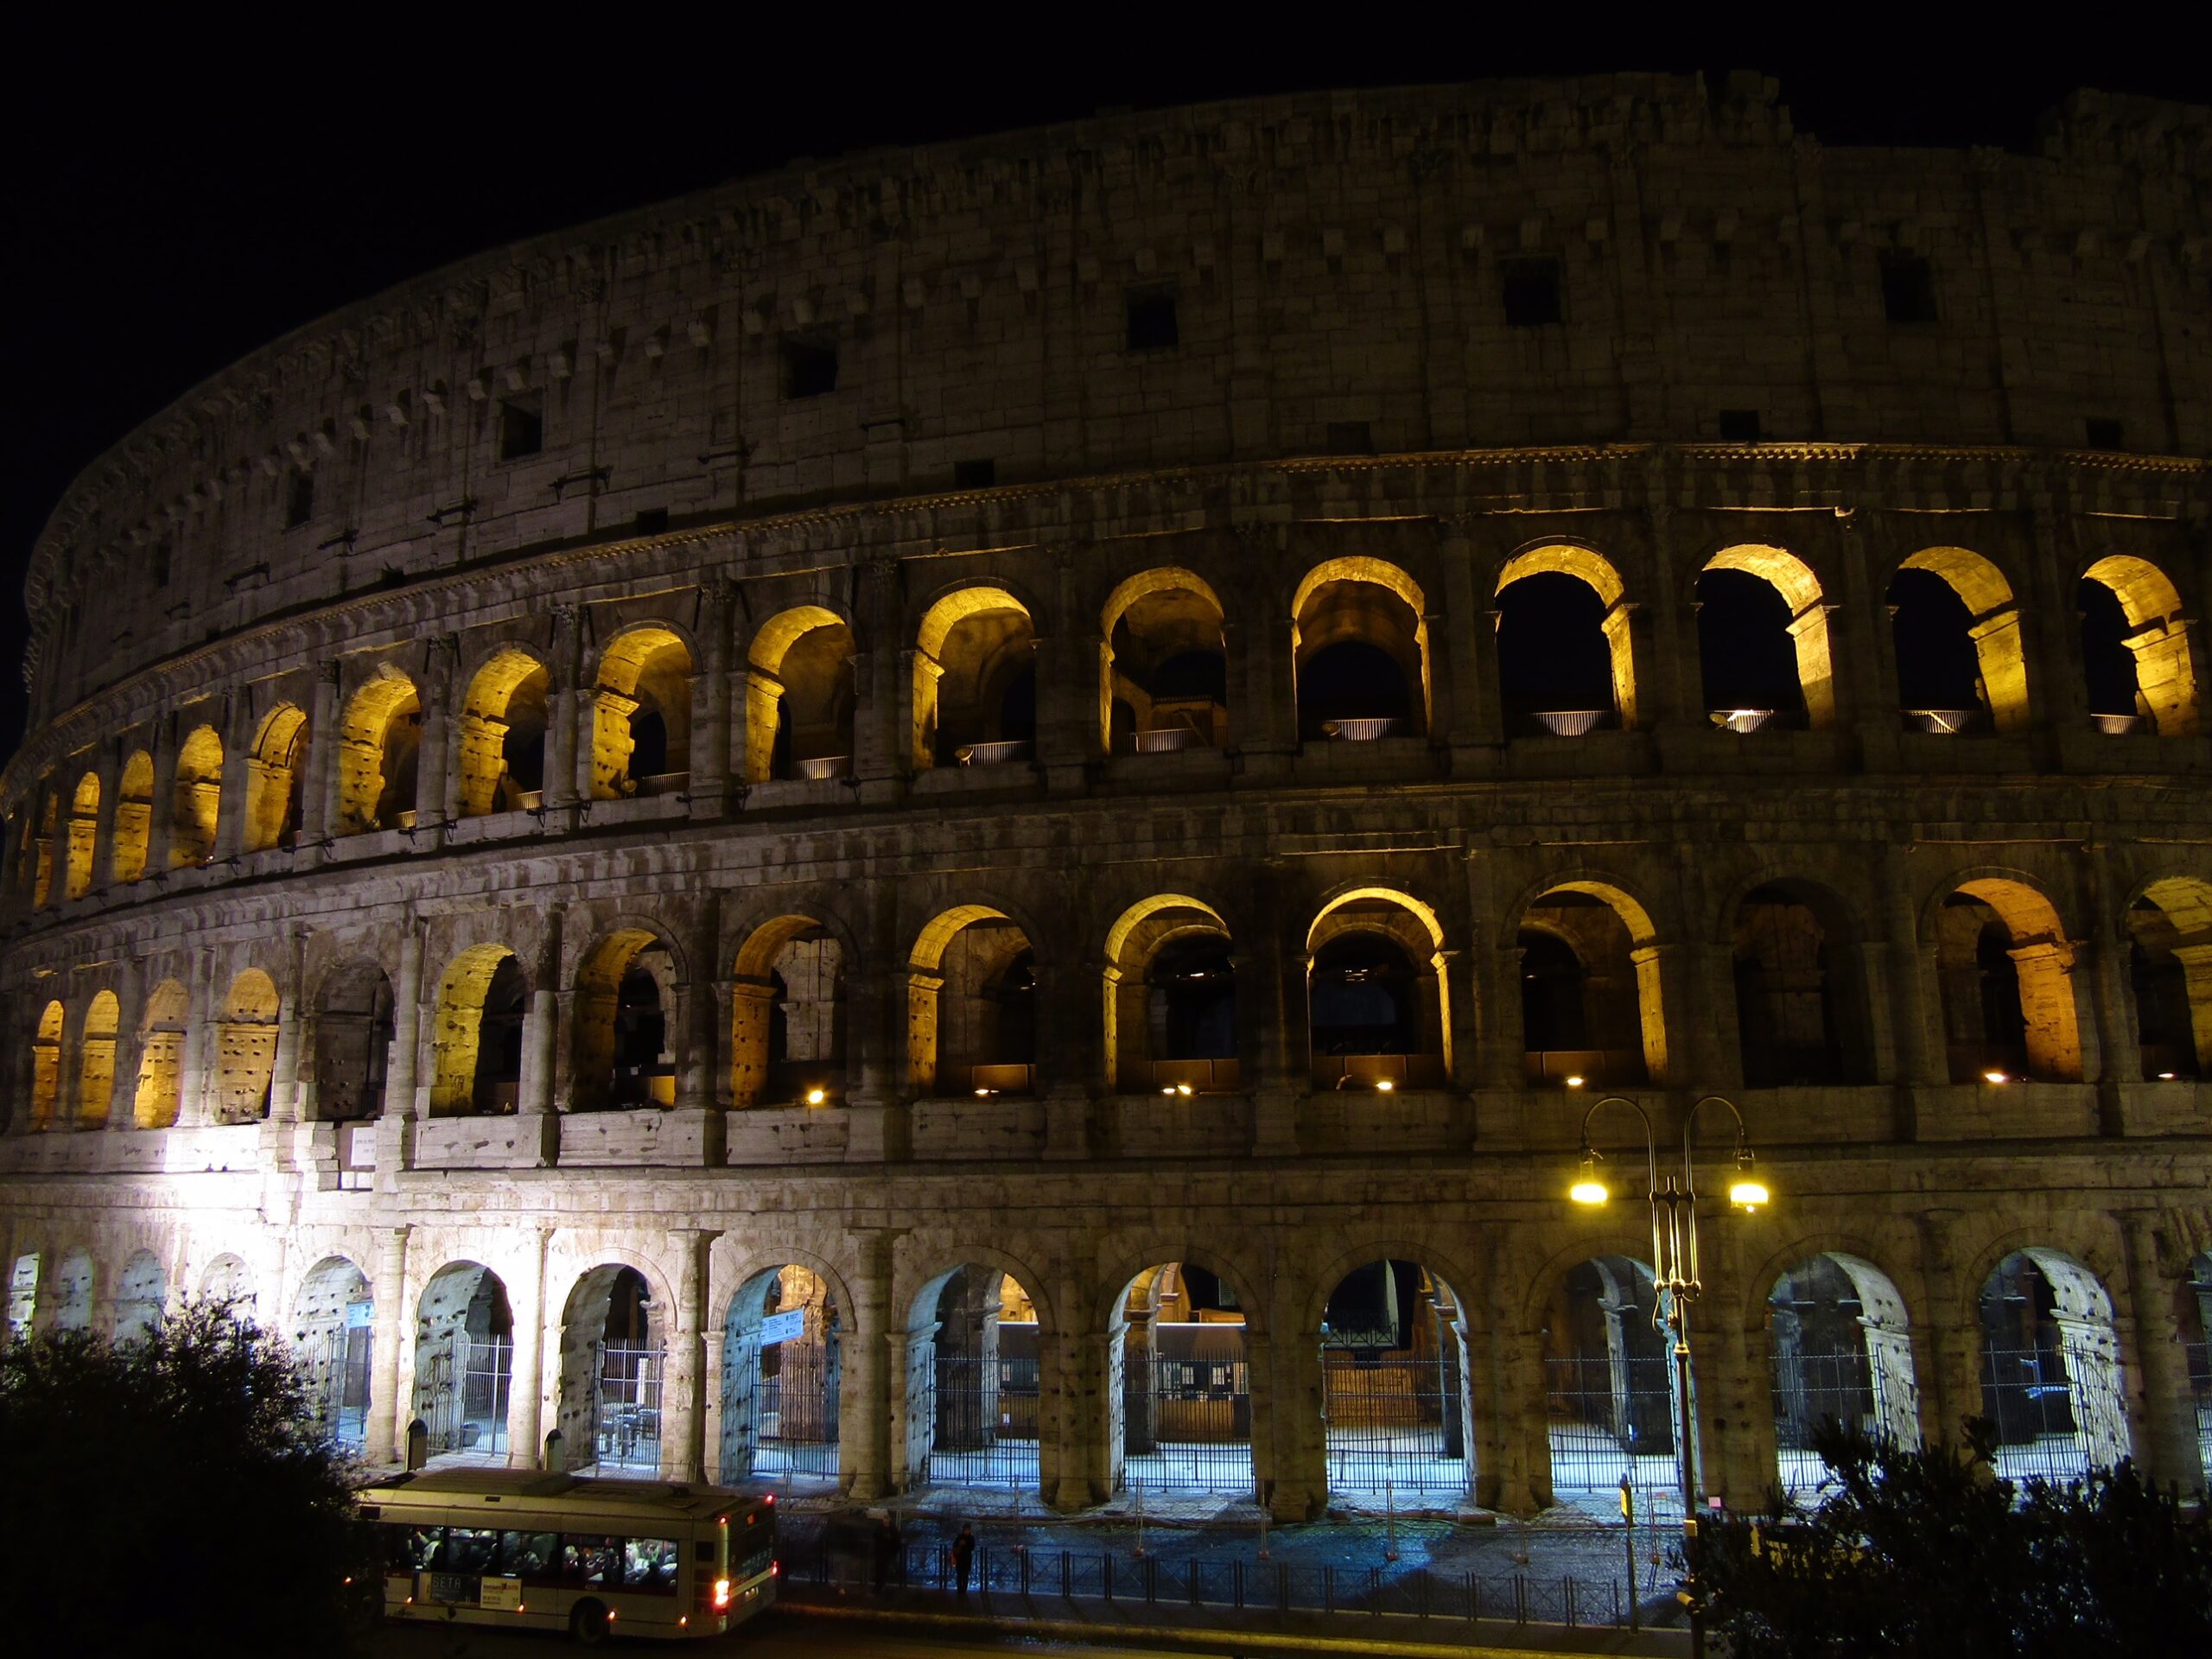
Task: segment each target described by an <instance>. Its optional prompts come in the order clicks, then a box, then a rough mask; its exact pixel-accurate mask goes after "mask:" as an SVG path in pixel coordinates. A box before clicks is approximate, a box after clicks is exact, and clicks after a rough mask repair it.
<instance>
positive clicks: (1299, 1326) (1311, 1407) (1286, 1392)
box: [1246, 1285, 1329, 1522]
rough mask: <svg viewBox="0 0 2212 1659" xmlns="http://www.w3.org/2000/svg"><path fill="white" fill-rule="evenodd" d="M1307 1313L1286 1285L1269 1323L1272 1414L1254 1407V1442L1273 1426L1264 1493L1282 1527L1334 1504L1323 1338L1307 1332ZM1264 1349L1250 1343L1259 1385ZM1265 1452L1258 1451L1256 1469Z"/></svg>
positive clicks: (1267, 1354)
mask: <svg viewBox="0 0 2212 1659" xmlns="http://www.w3.org/2000/svg"><path fill="white" fill-rule="evenodd" d="M1305 1322H1306V1315H1305V1310H1304V1309H1303V1308H1302V1307H1299V1306H1295V1304H1294V1300H1293V1293H1292V1292H1291V1290H1290V1287H1288V1286H1287V1285H1286V1286H1283V1287H1281V1288H1280V1289H1279V1291H1278V1294H1276V1295H1275V1297H1274V1303H1273V1306H1272V1309H1271V1318H1270V1320H1269V1325H1270V1328H1271V1329H1272V1330H1274V1332H1276V1334H1275V1336H1274V1338H1273V1339H1272V1340H1271V1341H1269V1342H1268V1343H1267V1344H1265V1356H1264V1357H1265V1358H1266V1359H1267V1361H1268V1412H1267V1414H1266V1417H1265V1419H1264V1420H1262V1418H1261V1417H1260V1414H1259V1410H1258V1406H1259V1402H1257V1401H1256V1400H1255V1402H1254V1413H1253V1415H1254V1425H1253V1428H1254V1439H1255V1441H1256V1440H1257V1439H1258V1435H1259V1429H1260V1424H1261V1422H1262V1421H1265V1423H1266V1426H1267V1435H1268V1454H1269V1458H1270V1460H1271V1465H1272V1467H1273V1471H1274V1472H1273V1474H1272V1476H1271V1477H1270V1478H1269V1480H1268V1485H1267V1486H1266V1487H1264V1488H1263V1490H1262V1501H1263V1502H1264V1503H1266V1504H1267V1506H1268V1513H1269V1514H1270V1515H1272V1516H1274V1518H1275V1519H1276V1520H1278V1521H1282V1522H1294V1521H1306V1520H1311V1519H1313V1517H1314V1516H1318V1515H1319V1514H1320V1512H1321V1510H1322V1509H1323V1508H1324V1507H1325V1505H1326V1504H1327V1503H1328V1499H1329V1459H1328V1440H1327V1436H1326V1433H1325V1425H1324V1423H1323V1420H1322V1413H1323V1410H1324V1395H1325V1388H1324V1380H1323V1376H1322V1370H1321V1337H1320V1333H1319V1332H1318V1331H1308V1330H1306V1329H1305V1328H1304V1326H1305ZM1260 1347H1261V1344H1256V1343H1253V1342H1252V1341H1251V1340H1250V1339H1249V1338H1247V1347H1246V1352H1247V1355H1248V1357H1249V1359H1250V1362H1251V1364H1252V1366H1253V1370H1254V1376H1255V1380H1256V1378H1257V1376H1258V1368H1259V1365H1260V1363H1261V1361H1262V1354H1261V1353H1260V1352H1258V1351H1255V1350H1258V1349H1259V1348H1260ZM1259 1452H1260V1448H1259V1446H1257V1445H1256V1444H1255V1446H1254V1447H1253V1458H1254V1461H1255V1465H1256V1464H1257V1461H1258V1458H1259Z"/></svg>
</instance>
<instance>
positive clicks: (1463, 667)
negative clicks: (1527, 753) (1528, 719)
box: [1429, 519, 1505, 772]
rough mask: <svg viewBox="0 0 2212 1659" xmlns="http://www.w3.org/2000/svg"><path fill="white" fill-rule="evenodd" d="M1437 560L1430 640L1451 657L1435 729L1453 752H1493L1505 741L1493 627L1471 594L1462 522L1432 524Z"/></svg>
mask: <svg viewBox="0 0 2212 1659" xmlns="http://www.w3.org/2000/svg"><path fill="white" fill-rule="evenodd" d="M1437 556H1438V559H1439V561H1440V563H1441V565H1442V567H1443V575H1444V610H1443V613H1442V614H1441V615H1440V616H1439V617H1437V618H1435V619H1433V620H1432V621H1431V622H1430V624H1429V637H1430V638H1431V639H1435V638H1436V637H1437V635H1438V634H1439V633H1441V634H1442V635H1443V637H1444V639H1445V640H1446V647H1447V649H1448V651H1449V652H1450V655H1451V660H1452V670H1451V675H1450V684H1451V701H1450V703H1449V705H1448V707H1447V706H1446V705H1444V704H1443V703H1442V702H1440V704H1439V707H1438V709H1437V711H1436V721H1437V726H1436V729H1437V732H1438V734H1440V735H1441V736H1444V737H1447V738H1449V739H1450V741H1451V743H1452V748H1453V749H1454V750H1455V751H1456V750H1464V749H1471V748H1486V749H1494V748H1496V747H1497V746H1498V745H1499V744H1501V743H1503V741H1505V728H1504V722H1503V715H1502V712H1501V711H1500V709H1499V708H1498V706H1497V696H1496V694H1495V688H1496V686H1497V661H1496V658H1497V652H1496V648H1495V647H1496V644H1497V628H1496V626H1495V625H1494V624H1493V623H1492V622H1491V616H1490V611H1489V607H1487V606H1485V605H1484V604H1483V602H1482V601H1480V600H1479V599H1478V598H1477V596H1476V594H1475V560H1476V550H1475V543H1474V540H1473V537H1471V535H1470V534H1469V526H1468V521H1467V520H1465V519H1446V520H1444V521H1441V522H1440V523H1439V524H1438V525H1437ZM1471 761H1472V757H1471V756H1467V757H1463V758H1455V759H1454V760H1453V762H1452V766H1453V770H1454V772H1458V771H1459V769H1460V768H1461V767H1462V766H1469V765H1471Z"/></svg>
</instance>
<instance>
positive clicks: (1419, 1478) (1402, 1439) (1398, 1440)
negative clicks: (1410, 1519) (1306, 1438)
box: [1321, 1348, 1469, 1492]
mask: <svg viewBox="0 0 2212 1659" xmlns="http://www.w3.org/2000/svg"><path fill="white" fill-rule="evenodd" d="M1321 1368H1322V1375H1323V1376H1324V1377H1325V1379H1326V1389H1325V1395H1324V1400H1323V1405H1322V1421H1323V1426H1324V1429H1325V1437H1326V1442H1327V1446H1328V1465H1329V1489H1330V1490H1331V1491H1345V1492H1381V1491H1384V1490H1385V1489H1386V1488H1387V1489H1389V1490H1391V1491H1402V1492H1405V1491H1412V1492H1464V1491H1466V1490H1467V1488H1468V1484H1469V1483H1468V1478H1467V1477H1468V1468H1467V1456H1466V1445H1465V1433H1464V1432H1463V1427H1464V1420H1463V1418H1462V1414H1461V1411H1460V1405H1459V1388H1458V1386H1457V1376H1456V1374H1452V1375H1451V1376H1449V1378H1448V1381H1447V1370H1448V1368H1447V1367H1446V1363H1445V1361H1444V1359H1443V1357H1441V1356H1431V1357H1427V1358H1418V1357H1399V1356H1397V1355H1395V1354H1391V1353H1389V1352H1387V1351H1386V1352H1383V1353H1381V1354H1379V1355H1378V1354H1377V1353H1376V1351H1375V1350H1373V1349H1363V1348H1327V1349H1324V1350H1323V1351H1322V1354H1321Z"/></svg>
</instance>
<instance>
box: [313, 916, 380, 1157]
mask: <svg viewBox="0 0 2212 1659" xmlns="http://www.w3.org/2000/svg"><path fill="white" fill-rule="evenodd" d="M397 1012H398V1011H397V1007H396V1006H395V1005H394V1003H393V1001H392V992H391V980H390V979H389V978H387V977H386V976H385V971H384V969H383V966H382V965H381V964H380V963H378V962H377V961H376V960H375V959H374V958H372V957H347V958H346V959H345V960H344V961H341V962H339V963H335V964H334V965H333V966H332V967H331V968H330V969H329V970H328V971H327V973H325V974H324V975H323V976H322V983H321V985H320V986H319V987H318V988H317V989H316V993H315V1060H314V1065H313V1071H312V1073H311V1075H312V1076H313V1077H314V1079H315V1097H314V1103H313V1110H312V1112H311V1113H309V1114H308V1116H312V1117H314V1118H315V1119H316V1120H318V1121H321V1122H334V1123H350V1122H359V1121H361V1120H363V1119H365V1118H372V1117H376V1116H380V1115H381V1114H382V1113H383V1111H384V1093H385V1079H386V1077H387V1075H388V1073H389V1069H390V1065H391V1044H392V1039H393V1036H394V1034H395V1033H396V1032H397V1027H398V1019H397Z"/></svg>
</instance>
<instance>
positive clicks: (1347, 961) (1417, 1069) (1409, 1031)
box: [1306, 888, 1452, 1094]
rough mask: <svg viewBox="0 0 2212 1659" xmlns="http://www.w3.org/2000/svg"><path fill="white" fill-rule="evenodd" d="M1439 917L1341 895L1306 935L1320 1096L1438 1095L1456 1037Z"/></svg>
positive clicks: (1383, 895) (1375, 892)
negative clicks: (1326, 1092)
mask: <svg viewBox="0 0 2212 1659" xmlns="http://www.w3.org/2000/svg"><path fill="white" fill-rule="evenodd" d="M1443 942H1444V941H1443V935H1442V931H1441V930H1440V927H1439V925H1438V924H1437V921H1436V918H1435V915H1434V913H1433V912H1431V911H1429V910H1428V909H1427V906H1421V905H1417V904H1415V903H1414V901H1413V900H1411V899H1408V898H1407V897H1406V896H1405V895H1404V894H1403V893H1394V892H1390V891H1388V890H1385V889H1380V888H1373V889H1363V890H1362V891H1359V892H1356V893H1346V894H1344V895H1343V896H1342V897H1340V898H1339V899H1336V900H1335V901H1334V902H1333V903H1332V904H1331V905H1330V906H1329V907H1328V908H1327V909H1325V910H1324V911H1323V912H1321V914H1320V915H1319V916H1318V917H1316V918H1314V921H1313V926H1312V927H1311V928H1309V929H1308V930H1307V931H1306V951H1307V955H1308V957H1309V961H1310V966H1309V968H1308V969H1307V972H1306V1025H1307V1031H1308V1033H1309V1038H1310V1046H1311V1049H1312V1073H1313V1086H1314V1087H1315V1088H1317V1089H1371V1090H1376V1091H1378V1092H1381V1093H1384V1094H1387V1093H1389V1092H1390V1091H1391V1090H1395V1089H1437V1088H1441V1087H1443V1086H1444V1084H1445V1082H1446V1079H1447V1077H1449V1076H1450V1074H1451V1063H1452V1057H1451V1052H1450V1048H1449V1046H1448V1043H1447V1040H1446V1033H1448V1032H1449V1030H1450V1028H1451V1020H1450V1019H1449V1017H1448V1010H1447V1008H1446V1004H1445V995H1446V987H1445V983H1444V979H1443V976H1442V974H1441V972H1440V968H1441V964H1442V963H1443V960H1444V959H1443V957H1442V955H1441V954H1440V952H1441V949H1442V945H1443Z"/></svg>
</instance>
